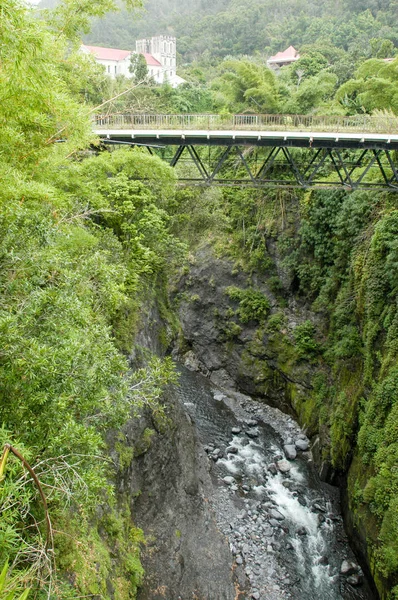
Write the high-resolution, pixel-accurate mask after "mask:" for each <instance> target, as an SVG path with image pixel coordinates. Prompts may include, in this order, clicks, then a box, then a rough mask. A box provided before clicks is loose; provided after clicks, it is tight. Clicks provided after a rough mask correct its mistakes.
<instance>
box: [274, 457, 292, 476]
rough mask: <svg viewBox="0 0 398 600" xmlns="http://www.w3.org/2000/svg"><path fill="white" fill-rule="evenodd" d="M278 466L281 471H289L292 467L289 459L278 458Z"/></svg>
mask: <svg viewBox="0 0 398 600" xmlns="http://www.w3.org/2000/svg"><path fill="white" fill-rule="evenodd" d="M276 466H277V467H278V469H279V471H280V472H281V473H289V471H290V469H291V466H290V463H288V461H287V460H278V462H277V463H276Z"/></svg>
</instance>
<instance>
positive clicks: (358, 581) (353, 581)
mask: <svg viewBox="0 0 398 600" xmlns="http://www.w3.org/2000/svg"><path fill="white" fill-rule="evenodd" d="M347 583H349V584H350V585H352V586H353V587H358V586H359V585H362V577H361V576H360V575H358V574H355V575H350V576H349V577H347Z"/></svg>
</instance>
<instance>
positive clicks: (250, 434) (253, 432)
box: [246, 429, 259, 438]
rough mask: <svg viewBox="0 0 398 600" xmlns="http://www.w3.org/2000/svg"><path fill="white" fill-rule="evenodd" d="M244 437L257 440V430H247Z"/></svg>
mask: <svg viewBox="0 0 398 600" xmlns="http://www.w3.org/2000/svg"><path fill="white" fill-rule="evenodd" d="M246 435H247V436H248V437H250V438H257V437H258V436H259V432H258V431H257V429H249V430H248V431H246Z"/></svg>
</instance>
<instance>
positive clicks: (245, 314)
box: [225, 287, 271, 323]
mask: <svg viewBox="0 0 398 600" xmlns="http://www.w3.org/2000/svg"><path fill="white" fill-rule="evenodd" d="M225 292H226V294H227V295H228V296H229V298H231V300H235V301H237V302H238V303H239V308H238V310H237V315H238V317H239V320H240V321H241V322H242V323H248V322H249V321H258V322H262V321H264V319H265V318H266V317H267V315H268V312H269V310H270V307H271V306H270V301H269V300H268V298H267V297H266V296H264V294H263V293H262V292H259V291H257V290H253V289H246V290H242V289H240V288H237V287H228V288H226V290H225Z"/></svg>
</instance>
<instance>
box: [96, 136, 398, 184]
mask: <svg viewBox="0 0 398 600" xmlns="http://www.w3.org/2000/svg"><path fill="white" fill-rule="evenodd" d="M104 142H105V143H106V141H105V140H104ZM110 143H111V144H112V145H117V144H118V142H117V141H115V140H113V141H110ZM119 143H120V142H119ZM122 143H123V144H128V145H130V146H136V145H137V146H141V145H142V146H145V144H140V143H137V142H135V141H131V142H122ZM147 148H148V151H149V152H150V153H151V154H154V153H156V154H158V155H160V156H161V157H162V158H163V159H164V160H166V161H167V162H169V164H170V165H171V166H172V167H175V168H177V169H178V172H179V181H183V182H187V183H188V182H191V183H194V184H202V185H241V186H250V187H259V188H261V187H300V188H305V189H306V188H312V187H333V188H336V187H340V188H345V189H350V190H354V189H357V188H366V187H368V188H370V187H387V188H389V189H390V190H392V191H395V192H398V151H397V150H390V149H387V148H385V147H384V148H374V147H373V148H364V149H363V148H343V147H336V146H334V147H319V146H317V147H310V148H308V147H306V148H301V147H293V148H292V147H289V146H286V145H278V146H273V147H271V146H268V147H258V146H247V145H246V146H242V145H238V144H229V145H222V146H218V147H217V146H215V145H211V146H210V145H209V146H205V145H203V144H200V145H197V146H196V145H193V144H188V143H180V144H179V145H177V146H171V145H166V146H160V145H159V146H156V145H149V144H148V146H147ZM174 148H175V150H173V149H174ZM231 174H232V176H231Z"/></svg>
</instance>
